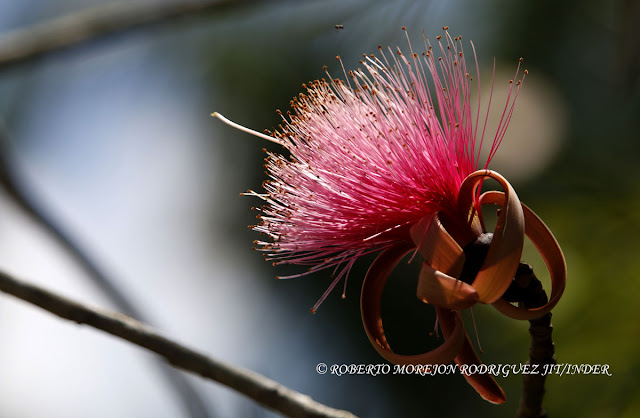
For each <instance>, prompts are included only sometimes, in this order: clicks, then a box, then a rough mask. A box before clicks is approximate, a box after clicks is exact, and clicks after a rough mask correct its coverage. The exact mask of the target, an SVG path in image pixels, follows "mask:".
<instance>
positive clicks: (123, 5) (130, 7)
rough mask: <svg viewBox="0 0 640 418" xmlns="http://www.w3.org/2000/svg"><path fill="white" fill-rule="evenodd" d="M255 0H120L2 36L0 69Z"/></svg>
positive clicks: (0, 42) (0, 39)
mask: <svg viewBox="0 0 640 418" xmlns="http://www.w3.org/2000/svg"><path fill="white" fill-rule="evenodd" d="M249 2H251V0H236V1H234V0H216V1H207V0H173V1H153V2H149V1H132V2H131V1H118V2H115V3H113V2H111V3H107V4H104V5H100V6H96V7H92V8H90V9H87V10H83V11H79V12H75V13H72V14H69V15H66V16H63V17H60V18H57V19H52V20H50V21H47V22H44V23H40V24H36V25H33V26H30V27H27V28H25V29H19V30H16V31H15V32H13V33H9V34H7V35H4V36H2V37H0V70H5V69H7V68H10V67H13V66H16V65H19V64H23V63H26V62H29V61H33V60H35V59H38V58H42V57H44V56H45V55H48V54H51V53H54V52H58V51H61V50H66V49H69V48H71V47H75V46H78V45H82V44H86V43H88V42H90V41H94V40H98V39H102V38H105V37H107V36H112V35H116V34H122V33H125V32H127V31H131V30H134V29H139V28H143V27H147V26H150V25H154V24H159V23H164V22H168V21H175V20H176V19H179V18H185V17H199V16H204V15H206V14H208V13H213V12H221V11H224V10H226V9H228V8H230V7H233V6H234V5H243V4H247V3H249Z"/></svg>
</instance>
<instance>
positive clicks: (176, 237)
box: [0, 0, 640, 417]
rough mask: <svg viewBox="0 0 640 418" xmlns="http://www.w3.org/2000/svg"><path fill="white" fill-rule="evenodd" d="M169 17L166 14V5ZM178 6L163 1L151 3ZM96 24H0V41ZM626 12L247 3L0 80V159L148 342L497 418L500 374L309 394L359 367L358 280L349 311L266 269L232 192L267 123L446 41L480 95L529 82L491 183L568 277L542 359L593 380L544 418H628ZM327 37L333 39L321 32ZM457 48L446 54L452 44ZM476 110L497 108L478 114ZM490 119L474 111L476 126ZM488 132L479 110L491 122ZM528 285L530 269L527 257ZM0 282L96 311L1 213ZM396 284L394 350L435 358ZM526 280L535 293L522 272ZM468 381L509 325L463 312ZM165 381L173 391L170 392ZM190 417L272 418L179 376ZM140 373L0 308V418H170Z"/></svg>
mask: <svg viewBox="0 0 640 418" xmlns="http://www.w3.org/2000/svg"><path fill="white" fill-rule="evenodd" d="M167 1H168V0H167ZM173 1H179V0H173ZM104 3H108V2H106V1H97V0H47V1H43V0H29V1H22V2H17V1H14V2H10V1H4V2H1V3H0V36H1V35H2V34H9V33H12V32H13V31H15V30H19V29H24V28H29V27H30V25H33V24H36V23H39V22H44V21H47V20H48V19H52V18H55V17H60V16H64V15H66V14H69V13H73V12H76V11H78V10H83V9H85V8H89V7H93V6H97V5H101V4H104ZM639 8H640V6H639V4H638V2H636V1H633V0H615V1H609V2H603V1H595V0H586V1H585V0H580V1H578V0H567V1H562V2H552V1H521V2H514V1H505V0H495V1H492V0H488V1H480V2H478V1H471V0H455V1H443V0H431V1H416V0H401V1H395V2H387V1H380V0H358V1H355V0H354V1H342V0H314V1H311V0H309V1H277V0H272V1H255V2H250V3H242V4H238V5H237V6H233V5H232V6H231V7H227V8H225V9H224V10H220V11H218V12H215V13H210V14H207V15H206V16H202V17H199V18H198V19H181V20H179V21H176V22H169V23H165V24H162V25H156V26H153V27H149V28H144V29H141V30H138V31H133V32H128V33H125V34H121V35H119V36H115V37H109V38H107V39H103V40H101V41H99V42H95V43H91V44H89V45H86V46H84V47H82V48H77V49H74V50H71V51H66V52H63V53H59V54H55V55H50V56H47V57H46V58H44V59H41V60H39V61H36V62H31V63H27V64H24V65H20V66H17V67H11V68H3V69H2V70H1V71H0V119H1V123H2V131H3V132H2V134H3V141H4V144H3V152H4V153H6V155H7V156H8V157H9V160H10V161H11V170H12V172H13V173H14V174H15V175H17V176H18V177H19V179H20V181H21V183H22V184H23V187H24V189H25V191H27V192H28V193H29V194H30V196H32V198H33V199H34V201H36V202H38V204H39V205H40V207H42V208H44V209H45V210H46V212H47V213H48V215H49V216H50V217H51V218H53V219H55V220H56V222H57V223H58V224H59V225H61V226H62V227H63V228H64V229H65V230H66V231H67V233H68V234H69V235H71V236H72V237H73V238H74V239H75V240H76V241H77V242H78V243H79V244H80V245H81V246H82V247H83V248H84V249H85V251H86V252H87V253H89V254H90V255H91V256H92V257H93V258H94V259H95V260H96V261H97V264H98V265H99V266H100V267H101V269H102V270H103V271H105V272H107V273H108V275H109V276H110V277H111V278H112V280H113V281H114V282H115V283H116V284H117V286H118V287H119V288H120V289H121V290H122V291H123V292H124V293H125V294H126V295H127V296H128V297H129V298H130V299H131V300H132V301H133V302H134V303H135V305H136V306H137V307H138V309H139V310H141V311H143V312H144V313H145V315H146V317H147V318H149V320H150V322H152V323H153V324H154V325H155V326H157V327H158V328H159V329H161V330H162V331H164V332H165V333H167V334H168V335H171V336H173V337H175V338H177V339H178V340H180V341H182V342H184V343H186V344H188V345H190V346H192V347H196V348H198V349H200V350H202V351H204V352H206V353H209V354H210V355H212V356H214V357H216V358H219V359H222V360H225V361H229V362H232V363H234V364H238V365H241V366H244V367H247V368H250V369H252V370H255V371H257V372H259V373H262V374H265V375H267V376H269V377H271V378H273V379H275V380H277V381H279V382H280V383H282V384H284V385H287V386H289V387H291V388H294V389H296V390H298V391H301V392H303V393H305V394H308V395H310V396H312V397H313V398H314V399H316V400H318V401H320V402H323V403H326V404H328V405H331V406H334V407H338V408H341V409H348V410H350V411H352V412H354V413H356V414H358V415H359V416H363V417H390V416H404V417H417V416H443V417H447V416H452V417H455V416H467V415H470V414H473V415H474V416H481V417H509V416H514V414H515V411H516V409H517V403H518V399H519V393H520V390H521V386H522V382H521V376H509V377H507V378H502V377H499V378H498V379H497V380H498V382H499V383H500V384H501V385H502V386H503V388H504V389H505V392H506V394H507V398H508V399H507V402H506V404H504V405H501V406H494V405H491V404H489V403H487V402H485V401H483V400H482V399H480V397H479V396H478V395H477V394H476V393H475V392H474V391H473V390H472V389H471V388H470V387H469V386H468V385H467V384H466V383H465V382H464V380H463V379H462V378H461V377H460V376H438V377H420V376H376V377H372V376H341V377H338V376H333V375H330V374H327V375H318V374H317V373H316V371H315V366H316V364H317V363H320V362H324V363H327V364H329V365H331V364H363V363H364V364H378V363H382V362H383V361H382V359H381V358H379V357H378V356H377V354H376V353H375V351H374V350H373V348H372V347H371V346H370V344H369V342H368V340H367V337H366V335H365V333H364V330H363V328H362V325H361V322H360V313H359V286H360V283H361V281H362V277H363V275H364V273H365V271H366V268H367V266H368V262H370V259H369V260H363V261H362V262H360V263H358V265H357V266H356V268H354V270H353V271H352V273H351V275H350V279H349V284H348V286H347V297H346V299H345V300H342V299H341V298H340V291H339V290H337V291H335V292H334V293H332V294H331V295H330V296H329V298H328V299H327V300H326V301H325V302H324V304H323V305H322V306H321V307H320V309H319V311H318V313H317V314H316V315H312V314H311V313H310V312H309V308H310V307H311V306H313V304H314V303H315V301H316V300H317V299H318V298H319V297H320V295H321V294H322V293H323V292H324V290H325V289H326V287H327V286H328V285H329V284H330V282H331V278H330V277H329V276H328V274H327V273H321V274H316V275H314V276H309V277H305V278H300V279H294V280H287V281H283V280H280V281H278V280H276V279H275V277H276V276H277V275H282V274H286V273H293V272H299V271H300V270H299V269H297V268H295V267H289V268H283V267H272V266H271V264H270V263H268V262H265V261H264V260H263V258H262V255H261V254H260V253H258V252H256V251H253V250H252V247H253V244H252V241H253V240H254V239H257V238H258V236H257V234H256V233H254V232H252V231H250V230H249V229H248V228H247V225H250V224H253V223H255V222H256V220H255V215H256V213H255V212H252V211H251V207H252V206H257V205H259V202H257V201H256V200H255V199H252V198H249V197H240V196H239V192H243V191H246V190H247V189H259V188H260V184H261V183H262V181H263V180H264V173H263V171H264V169H263V158H264V153H263V151H262V148H263V147H267V148H269V149H271V150H277V147H276V146H273V145H272V144H267V143H265V142H263V141H261V140H260V139H258V138H255V137H252V136H249V135H247V134H244V133H242V132H238V131H235V130H233V129H232V128H230V127H228V126H226V125H223V124H222V123H220V122H219V121H218V120H215V119H213V118H211V117H210V116H209V114H210V113H211V112H213V111H218V112H221V113H223V114H224V115H226V116H227V117H229V118H231V119H233V120H235V121H236V122H239V123H241V124H243V125H245V126H249V127H252V128H254V129H256V130H259V131H262V130H263V129H265V128H268V129H271V128H273V127H275V126H277V124H278V123H279V119H278V115H277V114H276V112H275V110H276V109H282V110H285V109H287V108H288V106H289V100H290V99H291V98H292V97H293V96H295V95H297V94H298V93H299V92H300V91H302V87H301V84H302V83H303V82H306V81H308V80H312V79H315V78H318V77H323V76H324V74H323V72H322V66H323V65H325V64H326V65H328V68H329V71H330V72H331V73H332V74H333V75H334V76H335V75H338V74H340V73H341V69H340V68H339V64H338V63H337V62H336V60H335V56H336V55H340V56H341V57H342V58H343V61H344V63H345V66H346V67H347V68H348V69H352V68H356V67H357V66H358V60H359V59H360V57H361V54H362V53H367V54H368V53H374V52H377V46H378V45H379V44H381V45H384V46H387V45H388V46H391V47H393V48H395V47H396V46H400V47H402V48H405V49H406V45H407V41H406V39H405V33H404V32H403V31H402V30H401V29H400V28H401V27H402V26H405V27H407V29H408V33H409V34H410V37H411V39H412V44H413V46H414V48H415V49H419V48H420V46H421V45H422V31H423V30H424V32H425V34H426V35H427V36H429V37H430V38H431V39H433V38H434V37H435V36H436V35H439V34H441V33H442V26H443V25H449V26H450V28H451V32H452V34H454V35H457V34H461V35H463V37H464V39H466V41H469V40H473V42H474V44H475V47H476V49H477V52H478V59H479V65H480V70H481V72H482V74H484V78H483V80H485V85H488V81H489V80H490V74H491V66H492V65H493V62H494V61H493V60H494V58H495V64H496V74H497V75H496V94H497V95H500V94H503V92H501V90H503V89H504V87H505V86H506V85H507V81H508V79H509V78H511V77H512V74H513V71H514V70H515V66H516V64H517V60H518V58H519V57H524V59H525V61H524V65H525V67H526V68H527V69H528V70H529V75H528V76H527V80H526V81H525V85H524V88H523V90H522V92H521V96H520V97H519V99H518V104H517V107H516V113H515V115H514V117H513V121H512V123H511V126H510V128H509V131H508V133H507V136H506V137H505V140H504V142H503V147H502V149H501V150H500V152H499V153H498V155H497V156H496V158H495V160H494V161H493V163H492V168H494V169H495V170H497V171H500V172H502V173H503V174H504V175H505V176H507V177H508V178H509V179H511V181H512V183H513V185H514V187H515V188H516V190H517V191H518V195H519V196H520V198H521V200H522V201H523V202H525V203H526V204H527V205H529V206H530V207H532V208H533V209H534V210H535V211H536V212H537V213H538V214H539V215H540V216H541V217H542V218H543V219H544V220H545V222H546V223H547V224H548V225H549V226H550V228H551V229H552V230H553V232H554V234H555V235H556V237H557V239H558V241H559V242H560V244H561V245H562V248H563V250H564V252H565V256H566V259H567V265H568V272H569V274H568V284H567V290H566V292H565V295H564V297H563V299H562V300H561V303H560V304H559V305H558V306H557V308H556V309H555V310H554V312H553V324H554V339H555V343H556V353H557V357H558V362H560V363H575V364H582V363H587V364H608V365H609V366H610V370H611V373H612V374H613V375H612V376H611V377H608V376H602V375H598V376H590V375H589V376H588V375H571V376H562V377H560V376H551V377H550V378H549V379H548V381H547V391H548V393H547V395H546V398H545V405H546V407H547V409H548V410H549V412H550V416H555V417H559V416H569V415H572V416H585V417H637V416H640V389H638V388H639V383H640V382H639V378H638V376H640V356H639V355H638V352H639V349H640V325H639V322H638V320H637V318H638V315H639V314H640V303H638V295H639V294H640V277H639V276H638V272H639V271H640V257H638V251H640V176H638V174H637V173H638V159H639V158H640V138H639V134H638V122H639V117H640V113H639V110H640V106H639V104H640V31H639V29H638V28H640V12H639ZM336 25H343V28H342V29H336V28H335V26H336ZM466 41H465V42H466ZM495 100H497V101H496V102H495V103H500V101H499V100H498V99H495ZM499 108H500V106H499V105H496V106H495V108H494V110H498V109H499ZM500 111H501V109H500ZM525 257H528V260H531V261H532V262H533V264H534V266H537V267H536V269H537V270H538V272H540V273H542V272H543V271H544V269H543V266H542V265H541V264H540V260H539V259H536V255H535V253H534V252H533V251H531V248H529V249H528V250H527V252H526V254H525ZM0 268H2V269H3V270H5V271H8V272H10V273H12V274H15V275H16V276H19V277H23V278H26V279H29V280H31V281H33V282H36V283H40V284H43V285H45V286H47V287H48V288H50V289H53V290H56V291H59V292H61V293H63V294H65V295H69V296H72V297H75V298H78V299H81V300H83V301H86V302H89V303H92V304H96V305H99V306H105V307H110V308H114V309H115V308H116V307H115V306H114V305H113V303H112V301H111V300H109V299H108V298H107V297H106V296H105V295H104V294H103V293H102V292H101V291H100V290H99V289H98V288H97V287H96V286H95V284H94V283H93V282H92V281H90V280H89V279H88V278H87V276H86V274H84V272H83V271H82V270H81V269H79V268H78V266H77V265H76V264H75V263H74V262H73V260H72V259H71V258H70V257H69V255H68V254H67V253H66V252H65V251H64V250H63V249H62V248H60V246H59V245H58V244H57V243H56V241H55V240H53V239H52V238H51V237H50V235H49V234H47V233H46V232H45V231H44V230H43V229H42V228H41V227H40V226H39V225H38V224H37V223H35V222H33V220H32V219H31V218H30V217H29V216H27V215H25V213H24V212H23V211H22V210H21V209H20V208H19V206H18V205H16V204H15V202H14V201H13V200H12V198H11V196H10V195H9V194H8V193H5V191H4V190H3V191H2V193H0ZM416 272H417V266H414V265H409V266H405V267H403V268H402V269H401V270H399V271H398V272H396V274H394V276H393V278H392V280H391V281H390V283H389V286H388V289H387V292H386V294H385V301H384V303H385V304H384V306H383V309H384V315H385V323H386V324H387V328H388V329H389V334H390V335H389V337H390V339H393V340H394V341H395V345H396V346H397V347H398V349H399V350H400V351H405V352H407V353H409V352H418V351H419V350H424V349H428V348H429V347H431V346H434V345H435V344H437V341H436V340H434V339H433V338H430V337H429V336H428V331H429V330H430V329H431V328H432V326H433V320H434V314H433V312H432V310H430V308H429V307H427V306H425V305H421V304H420V303H418V302H417V301H416V300H415V283H416ZM540 276H541V278H542V279H543V280H545V281H547V282H548V278H545V276H544V274H540ZM475 315H476V323H477V327H478V335H479V338H480V342H481V344H482V347H483V350H484V354H483V355H482V359H483V361H484V362H486V363H495V364H499V363H503V364H504V363H519V362H524V361H526V359H527V355H528V354H527V350H528V344H529V337H528V333H527V328H528V324H527V323H520V322H514V321H512V320H508V319H506V318H504V317H502V316H501V315H499V314H498V313H497V312H496V311H494V310H493V309H491V308H490V307H478V308H477V309H476V310H475ZM185 376H186V375H185ZM186 379H188V380H189V382H190V383H191V384H192V385H193V386H194V387H195V389H196V391H197V392H198V393H199V394H200V396H201V397H202V398H203V399H204V402H205V404H206V408H207V409H208V412H209V414H210V415H211V416H223V417H232V416H233V417H235V416H238V417H239V416H242V417H245V416H246V417H264V416H273V413H271V412H269V411H266V410H264V409H262V408H261V407H259V406H257V405H255V404H254V403H253V402H251V401H249V400H247V399H245V398H244V397H242V396H240V395H237V394H236V393H234V392H232V391H230V390H229V389H226V388H224V387H222V386H220V385H217V384H215V383H211V382H207V381H204V380H202V379H200V378H197V377H192V376H186ZM186 414H187V413H186V409H185V408H184V406H183V405H182V404H181V403H180V401H179V400H178V398H177V397H176V395H175V393H174V391H173V389H172V387H171V385H169V384H168V383H167V381H166V379H165V378H164V377H163V375H162V374H161V372H159V371H158V367H157V365H156V363H155V362H154V361H153V356H152V355H150V354H148V353H146V352H144V351H143V350H141V349H139V348H137V347H134V346H132V345H130V344H128V343H126V342H122V341H119V340H117V339H115V338H112V337H110V336H107V335H104V334H102V333H99V332H97V331H94V330H93V329H89V328H88V327H82V326H76V325H74V324H72V323H68V322H65V321H62V320H59V319H58V318H56V317H54V316H52V315H50V314H48V313H46V312H44V311H41V310H39V309H37V308H35V307H32V306H29V305H27V304H25V303H23V302H21V301H18V300H16V299H14V298H12V297H10V296H7V295H0V416H3V417H41V416H48V417H84V416H92V417H125V416H130V417H133V416H136V417H178V416H187V415H186Z"/></svg>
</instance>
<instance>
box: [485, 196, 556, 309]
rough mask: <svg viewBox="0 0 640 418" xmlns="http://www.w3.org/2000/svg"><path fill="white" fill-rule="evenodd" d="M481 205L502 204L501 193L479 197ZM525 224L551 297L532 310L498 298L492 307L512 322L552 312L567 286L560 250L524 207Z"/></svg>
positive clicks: (502, 197)
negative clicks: (547, 278) (548, 278)
mask: <svg viewBox="0 0 640 418" xmlns="http://www.w3.org/2000/svg"><path fill="white" fill-rule="evenodd" d="M480 200H481V203H482V204H485V203H494V204H497V205H501V204H503V203H504V194H503V193H501V192H487V193H485V194H483V195H482V196H481V197H480ZM522 210H523V212H524V220H525V233H526V234H527V236H528V237H529V239H530V240H531V242H533V245H535V247H536V248H537V250H538V252H539V253H540V256H541V257H542V259H543V260H544V262H545V264H546V266H547V269H548V270H549V274H550V276H551V296H550V297H549V302H548V303H547V304H546V305H544V306H542V307H540V308H534V309H526V308H519V307H517V306H514V305H512V304H510V303H509V302H507V301H506V300H504V299H502V298H500V299H498V300H497V301H495V302H494V304H493V306H494V307H495V308H496V309H497V310H498V311H500V312H502V313H503V314H505V315H507V316H509V317H511V318H514V319H523V320H529V319H535V318H539V317H541V316H542V315H544V314H546V313H547V312H549V311H551V309H553V307H554V306H556V304H557V303H558V301H559V300H560V297H561V296H562V293H563V292H564V288H565V286H566V283H567V265H566V263H565V260H564V255H563V254H562V249H561V248H560V245H559V244H558V241H556V239H555V237H554V236H553V233H552V232H551V230H549V228H548V227H547V226H546V225H545V224H544V222H543V221H542V220H541V219H540V218H539V217H538V216H537V215H536V214H535V213H534V212H533V211H532V210H531V209H529V208H528V207H527V206H526V205H524V204H522Z"/></svg>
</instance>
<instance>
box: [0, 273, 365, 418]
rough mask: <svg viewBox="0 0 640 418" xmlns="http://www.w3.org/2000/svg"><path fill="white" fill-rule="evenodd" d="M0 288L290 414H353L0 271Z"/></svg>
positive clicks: (345, 417) (343, 416) (139, 324)
mask: <svg viewBox="0 0 640 418" xmlns="http://www.w3.org/2000/svg"><path fill="white" fill-rule="evenodd" d="M0 290H1V291H3V292H5V293H8V294H10V295H13V296H15V297H17V298H20V299H22V300H24V301H27V302H29V303H32V304H34V305H37V306H39V307H41V308H42V309H44V310H46V311H49V312H51V313H53V314H56V315H58V316H60V317H62V318H65V319H68V320H71V321H74V322H77V323H78V324H87V325H90V326H92V327H94V328H97V329H100V330H102V331H105V332H107V333H109V334H111V335H115V336H116V337H120V338H122V339H124V340H127V341H130V342H132V343H134V344H136V345H139V346H140V347H144V348H146V349H147V350H149V351H152V352H154V353H156V354H158V355H160V356H162V357H164V358H165V359H166V360H167V361H168V362H169V363H171V364H172V365H173V366H175V367H177V368H180V369H183V370H186V371H189V372H192V373H196V374H199V375H201V376H202V377H205V378H208V379H211V380H215V381H217V382H219V383H222V384H223V385H226V386H228V387H230V388H232V389H235V390H237V391H238V392H240V393H242V394H244V395H246V396H248V397H249V398H251V399H253V400H254V401H256V402H258V403H260V404H262V405H263V406H266V407H268V408H271V409H274V410H276V411H278V412H281V413H282V414H284V415H287V416H291V417H335V418H354V417H355V415H353V414H351V413H350V412H347V411H342V410H337V409H333V408H330V407H328V406H326V405H323V404H320V403H318V402H316V401H314V400H313V399H311V398H310V397H309V396H307V395H303V394H301V393H299V392H296V391H294V390H292V389H289V388H287V387H285V386H283V385H281V384H279V383H277V382H275V381H273V380H271V379H269V378H267V377H264V376H262V375H260V374H258V373H255V372H252V371H250V370H246V369H242V368H240V367H236V366H232V365H229V364H226V363H223V362H221V361H219V360H215V359H212V358H210V357H208V356H206V355H204V354H202V353H199V352H197V351H195V350H192V349H190V348H188V347H186V346H184V345H182V344H179V343H177V342H175V341H173V340H171V339H169V338H167V337H165V336H163V335H161V334H160V333H158V332H157V331H155V330H154V329H152V328H151V327H149V326H148V325H146V324H143V323H142V322H139V321H136V320H135V319H132V318H130V317H128V316H125V315H122V314H118V313H115V312H109V311H107V310H103V309H98V308H93V307H89V306H87V305H85V304H82V303H80V302H76V301H73V300H71V299H68V298H66V297H64V296H60V295H58V294H55V293H53V292H51V291H48V290H46V289H44V288H42V287H39V286H36V285H34V284H30V283H27V282H25V281H22V280H18V279H16V278H14V277H12V276H10V275H9V274H7V273H5V272H2V271H0Z"/></svg>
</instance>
